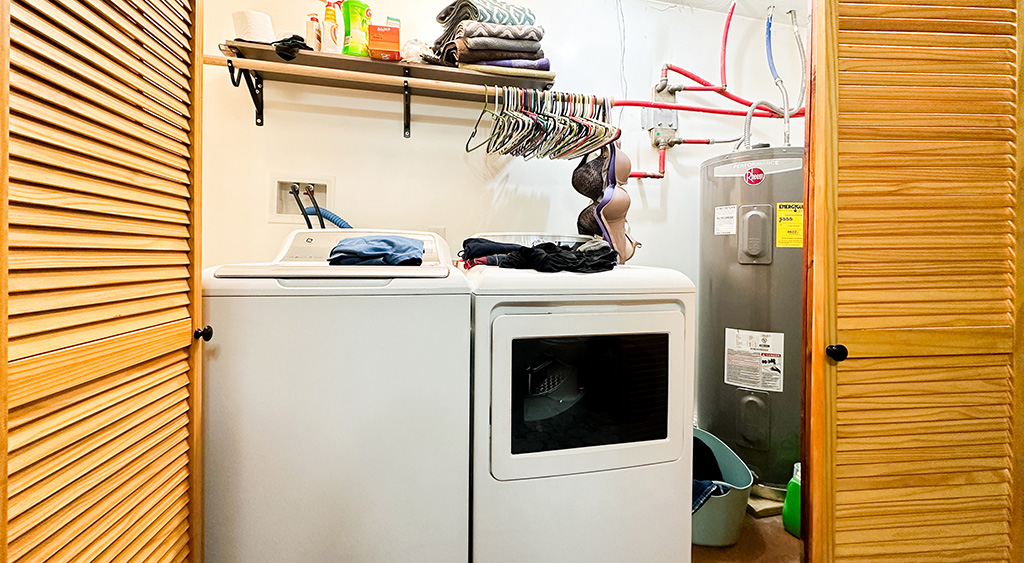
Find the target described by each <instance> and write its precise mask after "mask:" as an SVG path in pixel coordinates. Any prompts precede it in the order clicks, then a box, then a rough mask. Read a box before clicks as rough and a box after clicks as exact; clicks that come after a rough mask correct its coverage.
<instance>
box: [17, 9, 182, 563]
mask: <svg viewBox="0 0 1024 563" xmlns="http://www.w3.org/2000/svg"><path fill="white" fill-rule="evenodd" d="M2 4H3V9H2V12H0V14H2V15H3V19H2V20H0V26H2V29H3V34H2V37H3V41H4V43H3V50H4V53H5V55H6V56H5V57H4V61H5V67H4V71H3V82H2V85H3V89H2V90H0V95H2V101H3V104H2V106H3V107H2V110H3V115H4V125H5V127H6V128H7V129H6V130H5V131H2V133H3V145H0V148H3V156H4V160H3V188H4V190H3V196H4V197H3V200H2V204H3V216H2V217H0V218H2V219H4V221H3V226H2V229H3V240H4V246H3V247H0V252H2V256H3V258H2V262H0V266H2V267H3V272H2V273H3V276H4V285H3V286H0V289H2V291H3V293H2V297H3V301H4V306H5V309H4V310H3V311H2V313H3V321H4V323H3V326H4V336H3V339H4V340H3V341H0V344H3V345H4V346H3V347H4V353H5V355H4V357H3V366H2V369H3V370H4V375H5V380H6V384H5V386H4V387H3V389H4V408H5V417H4V418H5V420H6V423H7V426H6V434H5V438H6V448H4V450H5V453H6V460H7V463H6V468H7V470H6V475H5V477H6V479H5V481H4V482H5V485H6V494H5V495H4V497H5V501H6V504H5V510H6V514H5V517H4V518H3V525H4V527H3V530H4V534H3V535H4V538H3V539H4V542H3V543H4V546H5V548H6V557H4V558H3V561H10V562H36V561H38V562H41V561H107V562H125V561H159V562H178V561H185V560H189V561H198V560H200V553H199V552H200V550H199V549H197V547H196V546H197V545H200V543H199V538H198V529H200V528H201V525H200V524H199V520H198V518H199V508H200V507H199V505H198V500H199V497H198V491H197V485H198V484H197V482H196V478H195V475H196V474H197V472H198V466H199V456H198V455H197V451H198V449H199V448H198V447H197V439H198V428H199V426H198V425H199V397H198V391H199V386H198V385H199V371H198V367H199V366H198V364H197V359H198V355H197V353H196V351H195V349H194V348H195V347H194V346H193V337H192V332H193V330H194V328H196V326H198V313H199V307H198V300H199V294H198V293H197V291H198V283H197V282H198V279H199V274H198V271H197V270H198V264H199V258H198V246H199V245H198V235H199V233H198V226H197V218H198V217H199V208H198V205H199V204H198V199H199V198H198V195H199V192H198V190H199V181H198V180H199V164H200V148H199V147H200V145H199V140H200V139H199V137H198V134H199V130H200V128H199V112H200V104H199V102H200V99H199V97H200V92H199V89H200V88H201V83H200V81H199V80H200V79H201V76H202V72H201V71H202V68H201V64H199V63H197V61H199V60H201V56H202V55H201V48H200V46H199V42H198V41H199V38H200V36H201V29H200V27H199V25H197V24H199V23H200V22H201V20H202V10H201V4H200V3H199V2H198V1H197V0H2Z"/></svg>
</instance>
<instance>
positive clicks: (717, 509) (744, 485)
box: [692, 428, 754, 547]
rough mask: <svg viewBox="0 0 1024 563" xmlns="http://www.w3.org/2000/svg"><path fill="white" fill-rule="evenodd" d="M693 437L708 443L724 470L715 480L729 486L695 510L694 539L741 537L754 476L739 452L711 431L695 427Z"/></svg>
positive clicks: (722, 542) (724, 541)
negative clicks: (722, 492)
mask: <svg viewBox="0 0 1024 563" xmlns="http://www.w3.org/2000/svg"><path fill="white" fill-rule="evenodd" d="M693 437H694V438H696V439H698V440H700V441H702V442H704V443H705V444H707V446H708V447H709V448H711V452H712V453H713V454H714V456H715V461H717V462H718V467H719V468H720V469H721V470H722V480H721V481H715V482H716V483H720V484H722V485H726V486H728V487H729V492H727V493H725V494H724V495H722V496H717V497H716V496H713V497H711V498H709V499H708V500H707V502H705V503H704V506H702V507H700V508H699V509H697V512H694V513H693V524H692V526H693V540H692V541H693V543H694V544H695V545H707V546H713V547H722V546H727V545H732V544H734V543H736V541H737V540H739V539H740V528H741V527H742V526H743V515H744V514H746V512H747V499H749V498H750V488H751V487H753V485H754V476H753V474H751V473H750V469H749V468H748V467H747V464H745V463H743V460H742V459H740V457H739V456H738V455H736V452H734V451H732V449H731V448H729V446H727V445H725V443H724V442H722V441H721V440H719V439H718V438H716V437H715V436H713V435H712V434H710V433H708V432H705V431H703V430H701V429H700V428H694V429H693Z"/></svg>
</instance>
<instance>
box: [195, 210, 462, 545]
mask: <svg viewBox="0 0 1024 563" xmlns="http://www.w3.org/2000/svg"><path fill="white" fill-rule="evenodd" d="M370 234H374V235H379V234H382V232H381V231H357V230H347V229H346V230H310V231H296V232H295V233H293V234H292V235H291V236H290V237H289V239H288V241H287V242H286V244H285V248H284V250H283V251H282V252H281V254H280V255H279V256H278V257H277V259H276V260H274V261H273V262H271V263H267V264H243V265H231V266H221V267H216V268H211V269H209V270H207V271H206V272H204V288H203V290H204V291H203V294H204V301H203V305H204V315H205V318H206V321H207V322H208V323H209V324H210V325H211V326H213V327H214V329H215V334H214V338H213V340H212V341H211V342H209V343H208V344H207V345H206V347H205V351H204V372H203V396H202V401H203V404H204V408H203V413H204V420H203V427H204V436H203V440H202V443H203V446H204V447H203V452H204V453H203V457H204V459H203V464H204V474H205V477H204V489H205V491H204V492H205V504H204V508H205V513H204V540H205V541H204V544H205V549H206V560H207V561H211V562H214V563H261V562H266V563H280V562H284V561H301V562H303V563H328V562H330V563H334V562H337V561H346V562H349V563H394V562H399V561H401V562H403V563H405V562H420V563H438V562H444V563H449V562H455V563H457V562H466V561H468V558H469V550H468V543H469V420H470V414H469V404H470V371H469V370H470V366H469V353H470V329H469V318H470V299H471V298H470V292H469V288H468V285H467V281H466V278H465V276H464V275H463V274H462V273H461V272H460V271H458V270H457V269H455V268H453V267H452V266H451V258H450V255H449V251H448V248H447V245H446V244H445V242H444V241H443V240H442V239H440V238H439V237H437V236H436V235H434V234H433V233H408V232H393V231H392V232H388V233H387V234H397V235H402V236H406V237H413V238H418V239H421V240H422V241H423V242H424V247H425V256H424V262H423V265H422V266H380V267H378V266H328V265H327V262H326V259H327V256H328V253H329V252H330V249H331V248H332V247H333V246H334V245H335V244H336V243H337V242H338V241H339V240H341V239H342V238H345V237H354V236H363V235H370Z"/></svg>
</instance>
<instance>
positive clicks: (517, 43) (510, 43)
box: [463, 37, 540, 53]
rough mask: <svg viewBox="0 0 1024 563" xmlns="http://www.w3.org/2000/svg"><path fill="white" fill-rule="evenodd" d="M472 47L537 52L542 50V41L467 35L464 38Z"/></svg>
mask: <svg viewBox="0 0 1024 563" xmlns="http://www.w3.org/2000/svg"><path fill="white" fill-rule="evenodd" d="M463 41H465V42H466V47H469V48H470V49H478V50H488V51H522V52H524V53H536V52H537V51H540V41H527V40H525V39H502V38H501V37H466V38H464V39H463Z"/></svg>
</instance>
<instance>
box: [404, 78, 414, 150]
mask: <svg viewBox="0 0 1024 563" xmlns="http://www.w3.org/2000/svg"><path fill="white" fill-rule="evenodd" d="M402 74H404V75H405V77H406V78H408V77H409V68H408V67H406V68H404V69H402ZM404 84H405V85H404V87H403V89H402V97H403V99H404V104H405V138H406V139H408V138H409V137H411V136H412V131H410V127H409V126H410V122H411V121H412V107H411V106H412V95H411V94H409V81H408V80H406V81H405V82H404Z"/></svg>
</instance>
